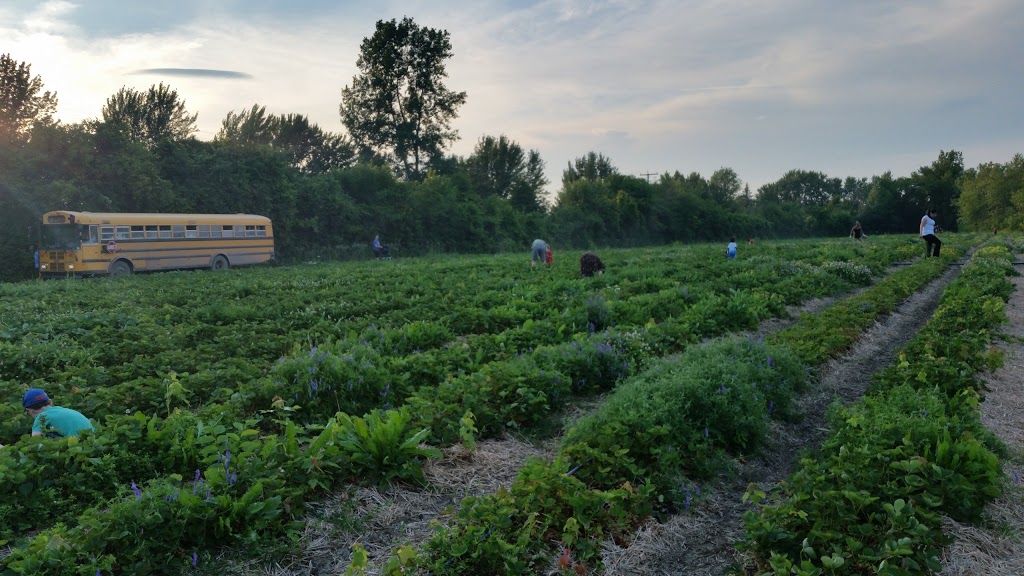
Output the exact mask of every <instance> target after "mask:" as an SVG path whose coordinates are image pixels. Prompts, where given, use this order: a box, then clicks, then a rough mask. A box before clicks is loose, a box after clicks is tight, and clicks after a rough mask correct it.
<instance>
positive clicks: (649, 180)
mask: <svg viewBox="0 0 1024 576" xmlns="http://www.w3.org/2000/svg"><path fill="white" fill-rule="evenodd" d="M640 175H641V176H643V177H645V178H647V183H648V184H650V183H651V176H657V175H658V173H657V172H641V173H640Z"/></svg>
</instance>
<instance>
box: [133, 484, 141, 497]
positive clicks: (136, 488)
mask: <svg viewBox="0 0 1024 576" xmlns="http://www.w3.org/2000/svg"><path fill="white" fill-rule="evenodd" d="M132 492H135V499H136V500H142V490H141V489H140V488H139V487H138V486H136V485H135V480H132Z"/></svg>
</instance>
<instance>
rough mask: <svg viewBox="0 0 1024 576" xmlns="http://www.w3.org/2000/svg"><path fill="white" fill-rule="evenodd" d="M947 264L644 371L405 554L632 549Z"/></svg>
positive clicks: (468, 570) (527, 566)
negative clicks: (538, 457)
mask: <svg viewBox="0 0 1024 576" xmlns="http://www.w3.org/2000/svg"><path fill="white" fill-rule="evenodd" d="M950 255H951V257H953V258H955V257H956V252H954V251H951V252H950ZM946 264H947V261H940V260H937V259H929V260H923V261H921V262H919V263H917V264H915V265H913V266H909V267H906V268H904V269H901V270H899V271H897V272H895V273H893V274H891V275H889V276H888V277H886V278H884V279H882V280H880V281H879V282H877V283H875V284H874V285H873V286H871V287H870V288H868V289H867V290H865V291H863V292H861V293H859V294H857V295H856V296H854V297H851V298H848V299H845V300H842V301H840V302H838V303H836V304H834V305H832V306H830V307H829V308H827V309H826V310H824V311H822V312H820V313H817V314H808V315H805V316H803V317H802V318H801V319H800V320H799V321H798V322H796V323H795V324H793V325H792V326H791V327H789V328H787V329H785V330H783V331H780V332H777V333H775V334H773V335H772V336H771V337H769V338H767V339H766V340H765V341H761V340H754V339H751V338H749V337H746V338H740V337H724V338H717V339H713V340H711V341H708V342H705V343H702V344H700V345H697V346H693V347H690V348H688V349H687V350H686V351H685V352H683V353H682V354H681V355H679V356H678V357H674V358H671V359H668V360H666V361H661V362H653V363H651V365H649V366H648V367H647V369H645V370H644V371H642V372H640V373H638V374H636V375H635V376H632V377H630V378H627V379H626V380H625V381H624V382H622V383H620V384H619V385H618V386H617V387H616V388H615V390H614V391H613V392H612V393H611V394H610V395H609V397H608V398H607V400H606V401H605V402H604V403H603V404H602V406H601V407H600V408H599V409H598V410H597V411H596V412H594V413H593V414H591V415H588V416H586V417H584V418H582V419H581V420H579V421H578V422H576V423H575V425H574V426H573V427H572V428H571V429H570V430H569V432H568V433H567V434H566V435H565V437H564V438H563V439H562V442H561V446H560V449H559V453H558V457H557V458H556V459H555V460H554V461H553V462H550V463H549V462H539V461H538V462H531V463H530V464H528V465H527V466H526V467H525V468H523V469H522V470H521V471H520V473H519V476H518V478H517V479H516V481H515V482H514V483H513V484H512V485H511V487H510V488H509V489H508V490H502V491H500V492H499V493H496V494H493V495H489V496H484V497H471V498H467V499H466V500H465V501H463V502H462V504H461V506H460V507H459V509H458V511H457V512H456V514H455V517H454V518H453V520H452V521H451V522H450V523H449V524H448V526H447V527H445V528H444V529H441V530H439V531H438V532H437V534H436V535H435V536H434V537H433V539H432V540H431V541H430V542H429V543H427V545H426V546H425V547H424V548H423V550H421V551H419V553H418V554H415V555H414V554H412V553H410V552H408V551H406V552H405V554H404V558H406V559H411V558H415V562H412V561H410V562H409V563H408V564H409V565H410V566H411V565H413V564H415V565H417V566H426V567H428V568H429V571H430V572H431V573H433V574H452V575H455V574H499V573H508V574H525V573H534V572H538V571H541V570H543V569H544V568H545V567H547V566H548V564H549V563H550V561H551V559H552V558H554V557H556V556H557V557H558V558H559V562H560V563H561V566H562V567H563V568H571V569H573V570H576V569H579V570H581V571H584V572H587V571H590V570H591V569H592V568H594V567H595V566H596V565H597V564H598V563H599V561H600V545H601V543H602V541H604V540H605V539H608V538H611V539H615V540H616V541H628V539H629V538H630V537H631V535H632V534H633V533H634V531H635V530H636V528H637V526H638V525H639V523H640V522H641V521H643V520H644V519H646V518H648V517H649V516H651V515H656V516H663V515H667V514H671V513H677V512H680V511H686V510H688V509H689V508H690V507H691V506H699V501H700V494H701V489H700V486H701V485H702V484H704V483H705V482H709V481H711V480H712V479H713V478H715V477H716V476H718V475H719V474H721V473H722V472H723V471H725V470H726V469H727V468H728V466H729V464H730V462H731V461H732V459H734V458H738V457H742V456H744V455H748V454H751V453H753V452H756V451H757V450H758V449H759V448H760V447H761V446H763V444H764V442H765V440H766V435H767V433H768V430H769V422H770V420H772V419H780V420H790V419H793V418H796V417H798V416H799V415H798V414H796V413H795V411H794V408H793V401H794V399H795V398H796V397H797V396H798V395H799V394H800V393H802V392H803V391H805V389H806V386H807V385H808V376H809V372H810V370H811V369H812V367H815V366H817V365H820V364H822V363H824V362H825V361H827V360H828V359H829V358H831V357H833V356H835V355H837V354H839V353H841V352H842V351H844V350H846V349H847V348H849V347H850V346H851V345H852V344H853V343H854V341H855V339H856V337H857V335H858V334H860V333H862V332H863V331H864V329H865V328H866V327H868V326H869V325H870V324H871V323H873V322H874V321H875V320H876V319H877V317H878V316H879V315H881V314H885V313H888V312H891V311H892V310H893V309H894V308H895V307H896V305H897V304H898V303H899V302H901V301H903V300H904V299H906V298H907V297H909V296H910V295H911V294H913V293H914V292H915V291H917V290H919V289H920V288H921V287H922V286H924V285H925V284H926V283H928V282H929V281H931V280H934V279H935V278H937V277H938V276H939V275H940V274H941V273H942V272H943V271H944V270H945V266H946ZM829 326H831V330H830V331H831V332H833V333H834V332H838V334H829V332H830V331H829V330H826V329H825V327H829ZM836 327H842V329H840V330H837V329H836ZM808 342H813V345H805V343H808ZM794 344H796V345H794ZM559 551H560V552H559ZM559 554H560V555H559ZM396 563H397V560H396ZM783 573H785V572H783Z"/></svg>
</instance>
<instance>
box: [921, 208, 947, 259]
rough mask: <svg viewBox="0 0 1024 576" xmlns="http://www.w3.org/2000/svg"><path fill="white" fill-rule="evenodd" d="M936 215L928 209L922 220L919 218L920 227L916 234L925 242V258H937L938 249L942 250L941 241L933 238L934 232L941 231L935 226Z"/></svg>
mask: <svg viewBox="0 0 1024 576" xmlns="http://www.w3.org/2000/svg"><path fill="white" fill-rule="evenodd" d="M937 215H938V212H936V211H935V210H934V209H932V208H929V209H928V211H927V212H925V215H924V218H921V226H920V229H919V230H918V232H919V233H920V235H921V238H924V241H925V247H924V255H925V258H927V257H929V256H935V257H938V256H939V249H941V248H942V241H941V240H939V239H938V238H937V237H936V236H935V231H936V230H941V228H938V227H937V226H935V216H937ZM933 246H934V247H935V248H934V250H933V249H932V247H933Z"/></svg>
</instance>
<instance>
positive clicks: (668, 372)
mask: <svg viewBox="0 0 1024 576" xmlns="http://www.w3.org/2000/svg"><path fill="white" fill-rule="evenodd" d="M805 378H806V372H805V370H804V367H803V366H802V364H801V363H800V362H799V361H798V360H797V359H796V357H795V356H793V355H792V354H791V353H788V352H786V351H785V350H783V349H779V348H773V347H768V346H765V345H764V344H763V343H760V342H755V341H752V340H750V339H742V338H726V339H722V340H716V341H712V342H710V343H708V344H705V345H702V346H698V347H695V348H693V349H691V350H688V351H687V352H686V353H684V354H683V355H682V356H681V357H680V358H678V359H676V360H673V361H668V362H663V363H660V364H657V365H654V366H653V367H652V368H651V369H649V370H647V371H646V372H644V373H643V374H641V375H638V376H637V377H634V378H632V379H629V380H628V381H626V382H624V383H623V384H622V385H620V386H619V387H618V388H617V389H616V390H615V392H614V393H613V394H612V395H611V396H610V397H609V398H608V400H607V401H606V402H605V403H604V404H603V405H602V406H601V408H599V409H598V411H597V412H596V413H595V414H593V415H591V416H587V417H584V418H582V419H580V420H579V421H577V422H576V424H575V425H574V426H573V428H572V429H570V430H569V432H568V434H567V435H566V438H565V440H564V441H563V444H562V451H561V453H562V455H563V457H564V458H566V459H567V460H569V461H572V462H578V463H581V464H583V466H582V467H581V469H580V471H579V472H578V474H579V477H580V478H581V479H582V480H584V481H585V482H588V483H592V484H594V485H597V486H603V487H609V486H616V485H620V484H622V483H623V482H632V483H636V482H638V481H640V479H643V478H649V479H651V481H652V482H653V484H654V486H655V488H656V489H657V490H658V491H659V492H660V493H661V494H662V495H667V494H669V493H670V492H672V490H673V489H674V487H675V486H677V485H678V481H679V480H680V479H681V477H682V476H681V475H682V474H683V473H689V474H693V475H695V476H698V477H705V478H706V477H709V476H711V475H714V474H717V473H718V472H719V471H720V469H719V468H717V465H719V464H720V462H721V456H722V452H723V451H725V452H729V453H734V454H735V453H742V452H747V451H751V450H753V449H755V448H757V447H758V446H759V445H760V444H761V443H762V442H763V440H764V437H765V434H766V433H767V430H768V416H769V414H773V413H777V414H779V415H783V416H787V415H789V414H790V403H791V400H792V398H793V395H794V392H795V390H797V389H800V388H802V386H803V385H804V382H805Z"/></svg>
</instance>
